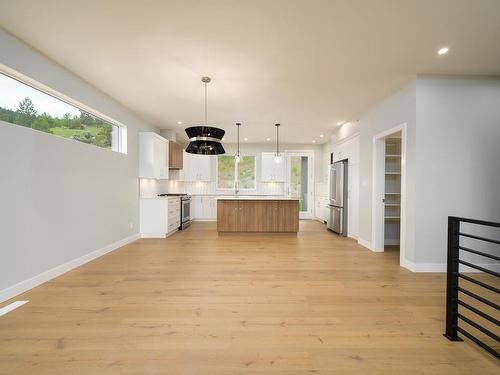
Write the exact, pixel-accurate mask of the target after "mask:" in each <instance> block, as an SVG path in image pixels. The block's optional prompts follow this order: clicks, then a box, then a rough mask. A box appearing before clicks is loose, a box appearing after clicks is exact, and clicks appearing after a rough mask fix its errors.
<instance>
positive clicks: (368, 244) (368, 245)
mask: <svg viewBox="0 0 500 375" xmlns="http://www.w3.org/2000/svg"><path fill="white" fill-rule="evenodd" d="M358 244H360V245H361V246H363V247H366V248H367V249H368V250H371V249H372V244H371V242H370V241H367V240H364V239H362V238H358Z"/></svg>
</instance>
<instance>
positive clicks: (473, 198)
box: [415, 77, 500, 268]
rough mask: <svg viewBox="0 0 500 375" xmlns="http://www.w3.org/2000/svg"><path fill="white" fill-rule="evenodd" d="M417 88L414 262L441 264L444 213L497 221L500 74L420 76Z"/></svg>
mask: <svg viewBox="0 0 500 375" xmlns="http://www.w3.org/2000/svg"><path fill="white" fill-rule="evenodd" d="M416 90H417V165H416V191H417V196H416V207H417V210H416V218H415V219H416V220H415V224H416V234H417V235H416V238H415V262H416V263H418V264H431V265H432V264H438V265H439V264H441V265H444V263H445V262H446V240H447V217H448V216H450V215H452V216H462V217H470V218H474V219H482V220H490V221H496V222H500V166H499V165H500V164H499V163H500V79H496V80H495V79H450V78H436V77H434V78H430V77H427V78H425V77H423V78H419V79H418V80H417V86H416ZM497 249H498V247H497ZM475 261H476V262H478V261H482V262H485V259H484V258H483V259H475ZM435 268H439V267H435Z"/></svg>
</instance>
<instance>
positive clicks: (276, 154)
mask: <svg viewBox="0 0 500 375" xmlns="http://www.w3.org/2000/svg"><path fill="white" fill-rule="evenodd" d="M274 126H276V153H275V154H274V162H275V163H277V164H279V163H281V154H280V124H275V125H274Z"/></svg>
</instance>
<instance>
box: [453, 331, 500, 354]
mask: <svg viewBox="0 0 500 375" xmlns="http://www.w3.org/2000/svg"><path fill="white" fill-rule="evenodd" d="M457 331H458V332H460V333H461V334H463V335H464V336H465V337H467V338H469V339H470V340H472V341H474V342H475V343H476V344H477V345H479V346H480V347H481V348H483V349H484V350H486V351H487V352H489V353H490V354H492V355H494V356H495V357H496V358H500V353H498V352H497V351H496V350H495V349H493V348H492V347H490V346H489V345H486V344H485V343H484V342H482V341H481V340H479V339H477V338H475V337H474V336H473V335H471V334H470V333H469V332H467V331H466V330H465V329H463V328H461V327H457Z"/></svg>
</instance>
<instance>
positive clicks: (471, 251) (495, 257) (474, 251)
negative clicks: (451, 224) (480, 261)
mask: <svg viewBox="0 0 500 375" xmlns="http://www.w3.org/2000/svg"><path fill="white" fill-rule="evenodd" d="M458 248H459V249H460V250H464V251H468V252H469V253H474V254H477V255H481V256H482V257H486V258H490V259H494V260H498V261H500V257H497V256H496V255H491V254H486V253H483V252H481V251H477V250H474V249H469V248H468V247H464V246H459V247H458Z"/></svg>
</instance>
